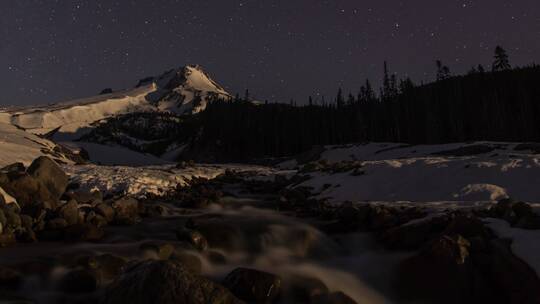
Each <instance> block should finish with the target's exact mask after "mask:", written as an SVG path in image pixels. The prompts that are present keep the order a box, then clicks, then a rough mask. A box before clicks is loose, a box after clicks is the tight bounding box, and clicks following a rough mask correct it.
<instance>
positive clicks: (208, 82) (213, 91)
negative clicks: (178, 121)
mask: <svg viewBox="0 0 540 304" xmlns="http://www.w3.org/2000/svg"><path fill="white" fill-rule="evenodd" d="M149 81H153V82H154V83H155V84H156V85H157V87H158V90H157V92H156V93H155V94H152V95H153V99H154V100H153V101H154V102H155V103H156V105H157V106H158V108H159V109H160V110H161V111H169V112H173V113H177V114H193V113H198V112H200V111H203V110H204V109H205V108H206V105H207V103H208V102H209V101H210V100H212V99H214V98H221V99H230V98H231V95H230V94H229V93H227V92H226V91H225V89H223V87H221V86H220V85H219V84H217V83H216V82H215V81H214V80H212V78H210V76H209V75H208V74H207V73H206V72H204V71H203V69H202V68H201V67H200V66H197V65H192V66H185V67H183V68H180V69H178V70H171V71H167V72H165V73H164V74H162V75H161V76H159V77H157V78H147V79H144V80H141V82H140V83H139V85H141V84H144V83H147V82H149Z"/></svg>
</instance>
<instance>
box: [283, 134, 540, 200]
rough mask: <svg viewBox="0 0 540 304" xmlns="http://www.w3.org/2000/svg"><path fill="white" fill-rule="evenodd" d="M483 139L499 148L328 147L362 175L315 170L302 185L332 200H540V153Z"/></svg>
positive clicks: (332, 159)
mask: <svg viewBox="0 0 540 304" xmlns="http://www.w3.org/2000/svg"><path fill="white" fill-rule="evenodd" d="M479 144H481V145H488V146H493V147H494V149H493V151H490V152H486V153H481V154H478V155H469V156H443V155H441V154H440V153H439V152H443V154H445V153H444V152H447V151H450V150H454V149H456V148H459V147H463V146H467V145H469V146H470V145H473V144H447V145H433V146H427V145H425V146H410V147H402V146H403V145H399V144H367V145H357V146H347V147H327V148H326V151H325V152H323V153H322V154H321V158H320V159H321V160H325V161H327V162H328V163H336V162H340V161H356V166H358V167H359V169H357V172H356V174H352V173H353V172H352V170H351V171H349V172H342V173H329V172H322V171H315V172H312V173H310V176H311V178H310V179H309V180H308V181H306V182H304V183H302V184H301V186H310V187H313V188H314V189H315V190H316V191H317V192H319V193H320V194H319V195H318V197H320V198H323V197H327V198H330V199H331V200H332V201H415V202H434V201H494V200H498V199H501V198H505V197H509V196H510V197H513V198H515V199H519V200H525V201H528V202H540V187H537V186H536V185H538V184H540V155H536V154H532V153H531V152H528V151H515V150H514V147H515V146H516V144H503V143H474V145H479ZM400 147H402V148H400ZM288 165H291V162H289V164H288ZM358 172H363V174H358Z"/></svg>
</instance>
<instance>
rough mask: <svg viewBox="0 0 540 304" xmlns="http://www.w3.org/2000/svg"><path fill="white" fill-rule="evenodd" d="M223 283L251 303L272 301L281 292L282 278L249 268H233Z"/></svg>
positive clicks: (240, 297)
mask: <svg viewBox="0 0 540 304" xmlns="http://www.w3.org/2000/svg"><path fill="white" fill-rule="evenodd" d="M223 285H224V286H225V287H227V288H228V289H229V290H230V291H231V292H232V293H233V294H234V295H235V296H236V297H238V298H239V299H241V300H244V301H247V302H250V303H272V302H273V301H274V300H275V299H276V298H277V297H278V296H279V293H280V292H281V278H279V277H278V276H276V275H273V274H271V273H267V272H263V271H259V270H254V269H248V268H236V269H235V270H233V271H232V272H231V273H229V274H228V275H227V277H225V279H224V280H223Z"/></svg>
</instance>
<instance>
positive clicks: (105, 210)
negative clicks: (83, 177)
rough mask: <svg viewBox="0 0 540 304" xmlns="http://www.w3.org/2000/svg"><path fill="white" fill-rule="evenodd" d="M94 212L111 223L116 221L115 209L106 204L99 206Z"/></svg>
mask: <svg viewBox="0 0 540 304" xmlns="http://www.w3.org/2000/svg"><path fill="white" fill-rule="evenodd" d="M94 211H95V212H96V213H97V214H99V215H101V216H103V217H104V218H105V219H106V220H107V222H109V223H110V222H112V221H113V220H114V216H115V213H114V209H113V207H111V206H109V205H107V204H105V203H100V204H97V205H96V207H95V208H94Z"/></svg>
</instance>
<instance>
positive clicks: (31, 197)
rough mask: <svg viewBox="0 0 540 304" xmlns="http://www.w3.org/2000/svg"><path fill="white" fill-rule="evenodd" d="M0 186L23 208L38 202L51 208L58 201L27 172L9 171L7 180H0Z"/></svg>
mask: <svg viewBox="0 0 540 304" xmlns="http://www.w3.org/2000/svg"><path fill="white" fill-rule="evenodd" d="M0 187H2V188H3V189H4V190H5V192H6V193H8V194H9V195H10V196H12V197H13V198H15V199H16V200H17V203H18V205H19V206H20V208H23V209H24V208H25V206H28V205H34V204H38V203H39V204H40V205H43V206H44V207H46V208H48V209H51V208H54V207H55V206H56V204H57V203H58V197H56V196H55V195H53V194H52V193H51V192H50V190H49V189H48V188H47V187H46V186H45V185H43V184H42V183H41V182H40V181H38V180H37V179H35V178H34V177H32V176H30V175H29V174H28V173H18V172H15V173H10V174H9V175H8V177H7V180H5V179H4V181H0Z"/></svg>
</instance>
